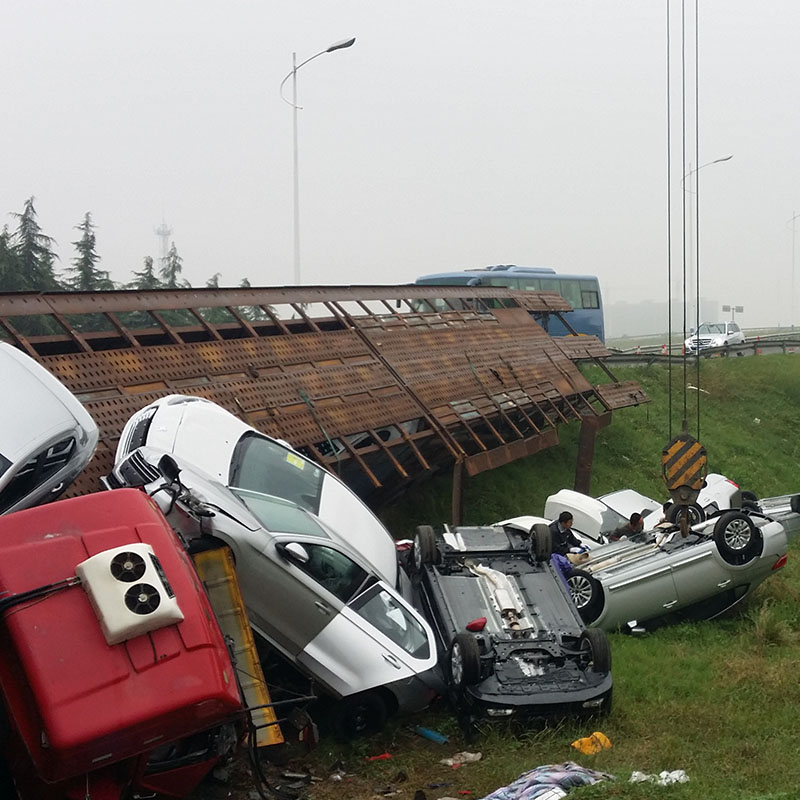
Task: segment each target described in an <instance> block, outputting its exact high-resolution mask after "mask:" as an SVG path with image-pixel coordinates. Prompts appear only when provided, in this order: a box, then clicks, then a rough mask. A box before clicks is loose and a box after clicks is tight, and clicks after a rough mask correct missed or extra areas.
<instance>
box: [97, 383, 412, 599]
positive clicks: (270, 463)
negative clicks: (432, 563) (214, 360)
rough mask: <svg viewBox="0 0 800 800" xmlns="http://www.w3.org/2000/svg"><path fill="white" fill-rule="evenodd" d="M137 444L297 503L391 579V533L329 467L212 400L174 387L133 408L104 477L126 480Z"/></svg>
mask: <svg viewBox="0 0 800 800" xmlns="http://www.w3.org/2000/svg"><path fill="white" fill-rule="evenodd" d="M143 446H146V447H148V448H153V449H155V450H159V451H161V452H162V453H169V454H171V455H174V456H176V457H178V458H179V459H180V460H181V461H183V462H186V463H188V464H190V465H191V466H192V467H193V468H194V469H199V470H202V471H203V472H204V473H205V474H206V475H208V476H209V477H211V478H212V479H213V480H215V481H218V482H219V483H221V484H223V485H224V486H228V487H230V488H231V489H246V490H250V491H254V492H259V493H261V494H268V495H273V496H275V497H281V498H283V499H284V500H289V501H291V502H292V503H296V504H297V505H298V506H300V507H301V508H304V509H306V511H310V512H311V513H312V514H314V515H315V516H317V517H319V518H320V519H321V520H322V521H323V522H324V523H325V524H326V525H328V526H330V527H331V528H332V529H333V530H335V531H341V532H343V533H346V535H347V541H348V543H349V545H350V547H352V548H353V549H354V550H356V551H357V552H358V553H360V554H361V555H362V556H363V557H364V558H367V559H368V560H369V562H370V563H371V564H372V566H373V567H374V568H375V570H377V572H378V573H379V574H380V576H381V578H383V580H385V581H386V582H387V583H388V584H390V585H392V586H396V585H398V580H399V579H400V574H401V571H400V570H399V567H398V561H397V548H396V547H395V543H394V540H393V539H392V536H391V534H390V533H389V531H387V530H386V528H385V527H384V526H383V524H382V523H381V522H380V520H379V519H378V518H377V517H376V516H375V515H374V514H373V513H372V512H371V511H370V510H369V508H367V506H366V505H365V504H364V503H363V502H362V501H361V500H360V499H359V498H358V497H357V496H356V495H355V494H354V493H353V492H352V491H351V490H350V489H349V488H348V487H347V486H345V484H344V483H342V481H340V480H339V479H338V478H337V477H336V476H335V475H333V474H332V473H330V472H328V471H327V470H326V469H324V468H323V467H321V466H320V465H319V464H316V463H315V462H313V461H311V460H310V459H308V458H306V457H305V456H304V455H302V454H301V453H298V452H297V451H296V450H294V449H293V448H292V447H291V446H290V445H289V444H288V443H287V442H284V441H279V440H278V439H273V438H272V437H270V436H266V435H265V434H263V433H261V432H259V431H257V430H256V429H255V428H253V427H251V426H250V425H247V424H246V423H245V422H242V421H241V420H240V419H238V418H237V417H235V416H234V415H233V414H231V413H230V412H229V411H226V410H225V409H224V408H222V407H221V406H218V405H217V404H216V403H212V402H211V401H210V400H206V399H205V398H202V397H193V396H190V395H182V394H173V395H169V396H167V397H162V398H159V399H158V400H156V401H155V402H153V403H151V404H150V405H148V406H146V407H145V408H143V409H141V410H140V411H137V412H136V413H135V414H134V415H133V416H132V417H131V418H130V419H129V420H128V422H127V423H126V425H125V427H124V428H123V430H122V435H121V437H120V440H119V444H118V446H117V453H116V458H115V466H114V470H113V472H112V473H111V475H110V476H109V478H108V481H109V484H110V485H111V486H114V485H115V482H116V483H117V484H118V485H126V483H128V481H127V480H126V472H127V471H129V470H132V471H134V472H135V471H136V468H135V467H136V463H135V462H137V461H139V460H140V459H139V458H138V456H137V454H136V450H137V449H138V448H139V447H143ZM156 477H157V476H155V475H154V476H153V479H155V478H156Z"/></svg>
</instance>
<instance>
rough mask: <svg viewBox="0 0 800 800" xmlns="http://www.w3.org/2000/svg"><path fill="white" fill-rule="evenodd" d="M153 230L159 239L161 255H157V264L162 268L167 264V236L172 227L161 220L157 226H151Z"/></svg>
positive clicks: (169, 234)
mask: <svg viewBox="0 0 800 800" xmlns="http://www.w3.org/2000/svg"><path fill="white" fill-rule="evenodd" d="M153 232H154V233H155V235H156V236H158V238H159V239H161V255H160V256H159V259H158V261H159V266H160V267H161V268H162V269H163V268H164V267H165V266H166V265H167V256H168V255H169V237H170V236H172V228H170V227H169V225H167V223H166V222H164V221H163V220H162V221H161V224H160V225H159V226H158V227H157V228H153Z"/></svg>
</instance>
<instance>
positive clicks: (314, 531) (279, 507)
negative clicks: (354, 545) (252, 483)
mask: <svg viewBox="0 0 800 800" xmlns="http://www.w3.org/2000/svg"><path fill="white" fill-rule="evenodd" d="M231 491H232V492H233V493H234V494H235V495H236V496H237V497H238V498H239V499H240V500H241V501H242V502H243V503H244V504H245V505H246V506H247V508H248V509H249V510H250V512H251V513H252V514H253V516H254V517H255V518H256V519H257V520H258V521H259V522H260V523H261V524H262V525H263V526H264V527H265V528H266V529H267V530H268V531H273V532H274V533H299V534H304V535H306V536H319V537H320V538H323V537H324V538H328V534H327V533H326V532H325V529H324V528H323V527H322V526H321V525H320V524H319V523H318V522H317V521H316V520H315V519H314V517H312V516H311V515H310V514H309V513H308V512H306V511H305V510H304V509H302V508H299V507H298V506H296V505H295V504H294V503H291V502H289V501H288V500H282V499H281V498H280V497H272V496H270V495H268V494H261V493H260V492H251V491H249V490H247V489H233V488H231Z"/></svg>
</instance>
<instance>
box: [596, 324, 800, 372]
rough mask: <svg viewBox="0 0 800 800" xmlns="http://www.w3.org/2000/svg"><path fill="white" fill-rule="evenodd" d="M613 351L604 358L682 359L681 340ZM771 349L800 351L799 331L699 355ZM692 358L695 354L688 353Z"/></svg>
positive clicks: (617, 360)
mask: <svg viewBox="0 0 800 800" xmlns="http://www.w3.org/2000/svg"><path fill="white" fill-rule="evenodd" d="M609 350H611V352H612V355H611V356H609V357H608V358H606V359H605V360H606V361H609V362H611V363H614V364H642V363H646V364H652V363H657V362H663V363H668V362H669V361H672V362H673V363H675V362H681V361H683V344H682V343H679V344H678V345H674V344H673V346H672V351H671V352H668V349H667V346H666V345H649V346H646V347H632V348H630V349H628V350H620V349H617V348H613V347H610V348H609ZM773 353H800V332H798V333H794V334H769V335H766V336H759V337H755V338H753V339H748V340H747V341H746V342H745V343H744V344H735V345H726V346H725V347H710V348H708V349H707V350H701V351H700V358H726V357H731V356H762V355H764V356H766V355H772V354H773ZM687 357H688V358H689V359H690V360H691V361H694V359H695V358H696V357H697V356H695V355H694V354H689V355H688V356H687Z"/></svg>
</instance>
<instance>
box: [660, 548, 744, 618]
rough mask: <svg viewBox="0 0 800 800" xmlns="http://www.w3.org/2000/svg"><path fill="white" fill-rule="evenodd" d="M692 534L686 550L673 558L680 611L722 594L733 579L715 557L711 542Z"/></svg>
mask: <svg viewBox="0 0 800 800" xmlns="http://www.w3.org/2000/svg"><path fill="white" fill-rule="evenodd" d="M698 538H699V537H697V536H696V534H691V535H690V537H689V541H688V543H687V546H686V547H683V548H681V549H680V550H677V551H676V552H675V553H673V554H672V556H671V557H670V558H671V565H672V577H673V580H674V581H675V587H676V589H677V591H678V599H679V600H680V605H681V608H685V607H686V606H690V605H692V604H694V603H697V602H699V601H700V600H705V599H706V598H708V597H712V596H713V595H715V594H719V593H720V592H724V591H725V590H726V589H727V588H728V587H729V586H731V584H732V583H733V576H732V575H731V571H730V569H729V568H728V567H726V566H725V563H724V562H723V561H722V559H721V558H720V557H719V555H718V554H717V547H716V545H715V544H714V542H713V540H711V539H710V538H707V537H704V538H702V539H700V541H696V542H692V541H691V540H693V539H694V540H697V539H698Z"/></svg>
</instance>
